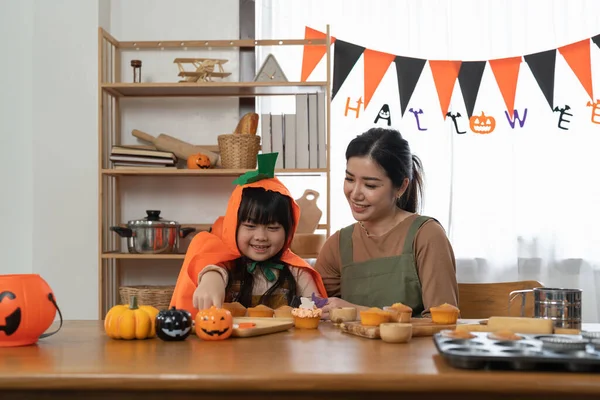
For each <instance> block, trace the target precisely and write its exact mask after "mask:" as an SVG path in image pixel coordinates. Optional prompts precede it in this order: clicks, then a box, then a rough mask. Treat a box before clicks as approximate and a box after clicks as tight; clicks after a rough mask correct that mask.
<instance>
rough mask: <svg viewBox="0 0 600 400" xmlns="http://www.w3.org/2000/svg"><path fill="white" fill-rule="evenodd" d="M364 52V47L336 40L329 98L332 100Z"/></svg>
mask: <svg viewBox="0 0 600 400" xmlns="http://www.w3.org/2000/svg"><path fill="white" fill-rule="evenodd" d="M364 51H365V48H364V47H361V46H357V45H355V44H352V43H348V42H344V41H343V40H339V39H338V40H336V41H335V47H334V49H333V83H332V88H331V98H332V99H333V98H334V97H335V95H336V94H337V92H338V90H340V88H341V87H342V84H343V83H344V81H345V80H346V78H347V77H348V75H350V71H352V69H353V68H354V64H356V62H357V61H358V59H359V58H360V56H362V54H363V52H364Z"/></svg>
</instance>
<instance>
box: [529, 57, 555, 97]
mask: <svg viewBox="0 0 600 400" xmlns="http://www.w3.org/2000/svg"><path fill="white" fill-rule="evenodd" d="M524 58H525V62H526V63H527V65H529V69H530V70H531V73H532V74H533V77H534V78H535V80H536V81H537V83H538V85H539V87H540V89H542V93H544V97H546V100H547V101H548V104H550V108H554V70H555V67H556V64H555V61H556V49H554V50H548V51H542V52H541V53H535V54H530V55H528V56H525V57H524Z"/></svg>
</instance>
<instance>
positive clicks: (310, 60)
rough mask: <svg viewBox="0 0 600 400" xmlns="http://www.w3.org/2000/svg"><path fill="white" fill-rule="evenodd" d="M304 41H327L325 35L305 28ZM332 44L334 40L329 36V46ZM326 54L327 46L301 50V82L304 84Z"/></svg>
mask: <svg viewBox="0 0 600 400" xmlns="http://www.w3.org/2000/svg"><path fill="white" fill-rule="evenodd" d="M304 39H305V40H308V39H327V34H326V33H323V32H319V31H317V30H315V29H312V28H309V27H308V26H307V27H305V29H304ZM333 43H335V38H334V37H333V36H331V44H333ZM326 53H327V46H304V48H303V50H302V73H301V74H300V75H301V78H300V81H301V82H306V80H307V79H308V77H309V76H310V74H312V72H313V71H314V70H315V68H316V67H317V64H319V61H321V59H322V58H323V56H324V55H325V54H326Z"/></svg>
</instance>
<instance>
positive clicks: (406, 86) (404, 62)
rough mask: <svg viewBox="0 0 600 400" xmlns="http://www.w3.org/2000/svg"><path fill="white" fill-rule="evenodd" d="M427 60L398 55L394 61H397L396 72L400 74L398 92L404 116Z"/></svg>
mask: <svg viewBox="0 0 600 400" xmlns="http://www.w3.org/2000/svg"><path fill="white" fill-rule="evenodd" d="M426 62H427V60H422V59H420V58H410V57H402V56H396V59H395V60H394V63H396V74H397V75H398V94H399V95H400V108H401V109H402V116H404V111H405V110H406V107H407V106H408V102H409V101H410V97H411V96H412V94H413V92H414V91H415V87H416V86H417V82H418V81H419V77H420V76H421V72H423V67H424V66H425V63H426Z"/></svg>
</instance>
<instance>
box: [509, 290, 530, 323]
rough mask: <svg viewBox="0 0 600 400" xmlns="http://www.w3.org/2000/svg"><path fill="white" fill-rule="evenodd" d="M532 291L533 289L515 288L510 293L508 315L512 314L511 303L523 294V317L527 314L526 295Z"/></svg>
mask: <svg viewBox="0 0 600 400" xmlns="http://www.w3.org/2000/svg"><path fill="white" fill-rule="evenodd" d="M530 292H531V293H533V289H523V290H513V291H512V292H510V293H509V294H508V315H510V303H512V301H513V300H514V299H515V298H516V297H518V296H521V317H524V316H525V295H526V294H527V293H530Z"/></svg>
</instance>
